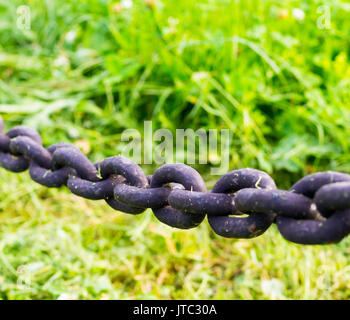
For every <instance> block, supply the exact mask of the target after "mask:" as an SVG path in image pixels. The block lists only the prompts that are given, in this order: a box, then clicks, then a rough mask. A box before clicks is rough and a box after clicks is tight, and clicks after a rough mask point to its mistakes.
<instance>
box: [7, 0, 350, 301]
mask: <svg viewBox="0 0 350 320" xmlns="http://www.w3.org/2000/svg"><path fill="white" fill-rule="evenodd" d="M20 5H27V6H29V7H30V9H31V28H30V30H21V29H20V28H18V27H17V26H16V23H17V22H18V20H17V19H18V14H17V8H18V6H20ZM325 5H326V7H324V6H325ZM327 8H328V9H327ZM327 10H329V12H330V14H331V16H330V18H331V20H330V22H331V25H330V27H329V28H324V26H325V25H324V24H322V23H323V22H324V20H323V15H324V14H325V11H326V13H327ZM349 14H350V5H349V4H348V3H346V2H345V1H339V0H334V1H333V0H332V1H331V0H330V1H326V2H324V1H316V0H312V1H270V0H266V1H262V0H260V1H259V0H252V1H239V0H237V1H229V0H203V1H189V0H177V1H172V0H133V1H131V0H128V1H126V0H123V1H122V2H115V1H108V0H81V1H72V0H65V1H58V0H46V1H44V0H43V1H39V0H32V1H19V0H13V1H11V2H9V1H7V0H0V17H1V19H0V113H1V115H2V116H3V117H4V119H5V121H6V125H7V129H8V128H10V127H12V126H14V125H16V124H25V125H28V126H31V127H33V128H35V129H37V130H39V131H40V133H41V134H42V136H43V140H44V144H45V145H49V144H52V143H57V142H59V141H67V142H73V143H75V144H76V145H77V146H79V147H81V148H82V149H83V151H84V152H85V153H86V154H87V155H88V157H89V158H90V159H91V160H92V161H97V160H100V159H102V158H104V157H106V156H112V155H115V154H118V153H119V152H120V151H121V145H120V135H121V132H122V131H123V130H124V129H128V128H136V129H140V131H141V132H142V130H143V121H144V120H152V121H153V126H154V128H153V129H157V128H168V129H170V130H173V131H174V130H175V129H176V128H193V129H198V128H206V129H213V128H218V129H221V128H223V129H224V128H228V129H230V130H231V132H232V134H233V139H232V146H231V150H232V151H231V158H230V168H231V169H235V168H241V167H247V166H249V167H255V168H259V169H261V170H265V171H267V172H269V173H270V174H271V175H272V176H273V178H274V179H275V180H276V181H277V184H278V186H279V187H280V188H289V186H290V185H291V184H292V183H294V182H295V181H296V180H297V179H299V178H300V177H302V176H303V175H305V174H308V173H312V172H316V171H320V170H338V171H343V172H348V173H349V172H350V162H349V160H350V155H349V147H348V144H349V138H348V137H349V136H350V126H349V125H348V124H349V119H350V117H349V106H350V104H349V102H350V62H349V55H350V20H349ZM207 167H208V166H207ZM145 169H146V170H148V171H149V172H152V170H154V167H151V168H145ZM200 170H201V173H202V174H204V175H206V174H207V169H206V168H205V167H203V168H200ZM0 177H1V178H0V181H1V182H0V190H1V194H2V197H1V200H0V298H2V299H58V298H59V299H79V298H86V299H112V298H113V299H114V298H120V299H138V298H150V299H156V298H164V299H172V298H176V299H213V298H214V299H275V298H277V299H286V298H287V299H348V298H350V285H349V283H350V256H349V253H350V251H349V244H350V241H349V239H345V240H344V241H343V242H342V243H341V244H338V245H331V246H321V247H304V246H299V245H295V244H291V243H287V242H286V241H285V240H283V239H282V237H281V236H280V235H279V234H278V232H277V230H276V228H275V227H274V226H273V227H271V228H270V229H269V230H268V231H267V232H266V233H265V234H264V235H262V236H261V237H259V238H257V239H253V240H232V239H224V238H221V237H218V236H216V235H215V234H213V232H212V231H210V230H209V228H208V225H207V223H206V222H204V223H203V224H202V225H201V226H200V227H199V228H196V229H195V230H189V231H179V230H173V229H171V228H169V227H167V226H164V225H162V224H160V223H159V222H158V221H157V220H156V219H155V218H154V217H153V216H152V213H151V212H149V211H147V212H146V213H145V214H143V215H140V216H137V217H135V216H129V215H125V214H121V213H118V212H113V211H112V209H110V208H109V207H108V206H107V205H106V204H104V203H103V202H101V201H99V202H92V201H85V200H83V199H80V198H78V197H75V196H73V195H71V194H69V193H68V192H67V191H66V190H65V189H60V190H47V189H45V188H44V187H41V186H39V185H37V184H35V183H34V182H32V181H31V180H30V179H29V177H28V174H27V173H23V174H19V175H14V174H11V173H7V172H5V171H4V170H1V171H0ZM216 178H217V177H210V176H208V175H207V176H206V180H207V181H208V185H212V184H213V183H214V182H215V179H216Z"/></svg>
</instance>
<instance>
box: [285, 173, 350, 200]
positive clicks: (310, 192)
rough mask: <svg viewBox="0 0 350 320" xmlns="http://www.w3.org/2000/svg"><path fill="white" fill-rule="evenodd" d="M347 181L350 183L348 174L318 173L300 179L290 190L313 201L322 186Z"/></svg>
mask: <svg viewBox="0 0 350 320" xmlns="http://www.w3.org/2000/svg"><path fill="white" fill-rule="evenodd" d="M345 181H350V175H348V174H346V173H340V172H335V171H325V172H318V173H314V174H310V175H308V176H306V177H304V178H302V179H300V180H299V181H298V182H296V183H295V184H294V185H293V186H292V187H291V188H290V189H289V191H291V192H295V193H300V194H303V195H304V196H306V197H309V198H311V199H312V198H313V197H314V195H315V193H316V192H317V191H318V189H320V188H321V187H322V186H324V185H326V184H330V183H335V182H345Z"/></svg>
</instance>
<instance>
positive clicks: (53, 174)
mask: <svg viewBox="0 0 350 320" xmlns="http://www.w3.org/2000/svg"><path fill="white" fill-rule="evenodd" d="M67 147H70V148H75V147H74V146H73V145H71V144H67V143H57V144H54V145H52V146H50V147H48V148H46V150H47V151H48V152H49V153H50V154H51V155H52V154H53V153H54V152H55V151H56V150H57V149H59V148H67ZM29 174H30V177H31V178H32V179H33V180H34V181H35V182H37V183H39V184H41V185H43V186H45V187H49V188H58V187H61V186H63V185H66V184H67V180H68V177H69V176H70V175H76V174H77V173H76V171H75V170H74V169H73V168H70V167H63V168H60V169H56V170H54V168H53V162H52V163H51V168H43V167H41V166H40V165H39V164H37V163H36V162H35V161H32V162H31V163H30V166H29Z"/></svg>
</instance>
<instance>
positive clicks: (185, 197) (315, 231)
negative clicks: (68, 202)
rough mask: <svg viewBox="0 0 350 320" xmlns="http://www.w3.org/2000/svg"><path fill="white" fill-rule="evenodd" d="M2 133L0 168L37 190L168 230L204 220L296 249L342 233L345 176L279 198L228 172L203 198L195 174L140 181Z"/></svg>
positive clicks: (346, 221) (347, 190) (175, 167)
mask: <svg viewBox="0 0 350 320" xmlns="http://www.w3.org/2000/svg"><path fill="white" fill-rule="evenodd" d="M3 129H4V123H3V120H2V118H1V117H0V166H2V167H3V168H5V169H7V170H9V171H12V172H22V171H25V170H27V169H29V174H30V176H31V178H32V179H33V180H34V181H35V182H37V183H39V184H41V185H44V186H46V187H49V188H57V187H61V186H63V185H65V186H67V187H68V188H69V190H70V191H71V192H72V193H74V194H76V195H78V196H81V197H84V198H87V199H91V200H100V199H104V200H105V201H106V202H107V203H108V204H109V205H110V206H111V207H112V208H113V209H115V210H119V211H122V212H125V213H130V214H140V213H142V212H144V211H145V210H146V209H147V208H151V209H152V210H153V212H154V214H155V216H156V217H157V219H158V220H160V221H161V222H163V223H165V224H167V225H169V226H171V227H174V228H179V229H190V228H194V227H197V226H198V225H199V224H200V223H201V222H202V221H203V220H204V218H205V217H206V216H207V218H208V222H209V224H210V226H211V228H212V229H213V231H214V232H215V233H216V234H218V235H220V236H223V237H227V238H254V237H257V236H259V235H261V234H263V233H264V232H265V231H266V230H267V229H268V228H269V227H270V226H271V224H272V223H276V225H277V228H278V230H279V232H280V233H281V235H282V236H283V237H284V238H285V239H287V240H289V241H292V242H295V243H299V244H329V243H336V242H339V241H340V240H342V239H343V238H344V237H345V236H347V235H348V234H349V233H350V175H348V174H345V173H339V172H333V171H327V172H319V173H315V174H311V175H309V176H306V177H304V178H303V179H301V180H299V181H298V182H297V183H295V184H294V185H293V186H292V187H291V189H290V190H289V191H286V190H279V189H277V188H276V185H275V182H274V181H273V179H272V178H271V177H270V176H269V175H268V174H267V173H265V172H262V171H259V170H255V169H249V168H247V169H240V170H233V171H230V172H228V173H227V174H225V175H224V176H222V177H221V178H220V179H219V180H218V181H217V183H216V184H215V186H214V188H213V189H212V190H211V191H207V189H206V186H205V183H204V181H203V179H202V177H201V176H200V174H199V173H198V172H197V171H196V170H194V169H193V168H191V167H189V166H187V165H184V164H166V165H163V166H162V167H160V168H159V169H157V170H156V171H155V172H154V174H153V176H146V175H145V174H144V172H143V170H142V169H141V168H140V167H139V166H138V165H137V164H136V163H134V162H133V161H131V160H129V159H127V158H124V157H122V156H115V157H110V158H107V159H104V160H103V161H101V162H98V163H91V162H90V161H89V159H88V158H87V157H86V156H85V155H84V154H83V153H82V152H81V151H80V150H79V149H78V148H76V147H75V146H74V145H72V144H65V143H58V144H55V145H52V146H50V147H48V148H44V147H43V146H42V140H41V137H40V135H39V134H38V133H37V132H36V131H34V130H33V129H30V128H27V127H24V126H17V127H14V128H12V129H11V130H9V131H8V132H6V133H3ZM242 215H244V216H242Z"/></svg>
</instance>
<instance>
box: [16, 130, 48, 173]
mask: <svg viewBox="0 0 350 320" xmlns="http://www.w3.org/2000/svg"><path fill="white" fill-rule="evenodd" d="M10 150H11V153H12V154H15V155H22V156H26V157H27V158H29V159H30V160H32V161H35V162H36V163H37V164H38V165H39V166H41V167H44V168H46V169H49V168H51V167H52V156H51V154H50V152H49V151H47V150H46V149H45V148H44V147H43V146H42V145H41V144H38V143H37V142H36V141H34V140H32V139H31V138H29V137H26V136H19V137H16V138H14V139H12V140H11V142H10Z"/></svg>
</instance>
